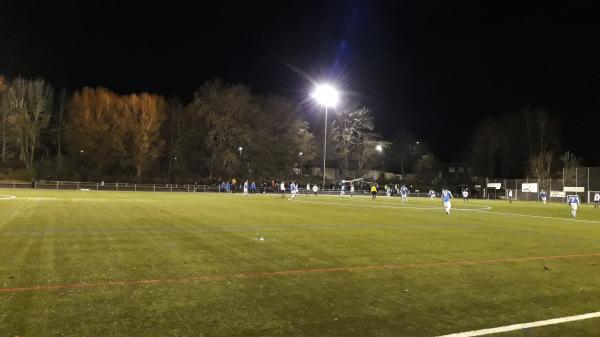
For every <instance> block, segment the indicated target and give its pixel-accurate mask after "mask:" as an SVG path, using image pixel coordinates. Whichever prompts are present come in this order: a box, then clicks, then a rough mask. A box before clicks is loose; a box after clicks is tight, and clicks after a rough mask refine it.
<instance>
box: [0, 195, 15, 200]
mask: <svg viewBox="0 0 600 337" xmlns="http://www.w3.org/2000/svg"><path fill="white" fill-rule="evenodd" d="M16 198H17V197H16V196H14V195H0V200H11V199H16Z"/></svg>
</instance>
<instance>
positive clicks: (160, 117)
mask: <svg viewBox="0 0 600 337" xmlns="http://www.w3.org/2000/svg"><path fill="white" fill-rule="evenodd" d="M121 104H122V109H123V112H122V113H121V114H119V115H120V116H121V117H122V122H123V123H122V127H123V128H124V129H125V130H124V132H125V134H126V139H127V140H128V142H127V150H128V151H127V153H128V154H129V155H130V156H131V159H132V160H133V163H134V165H135V170H136V177H138V178H139V177H141V176H142V173H143V172H144V170H145V169H146V168H147V167H148V165H149V164H150V163H151V162H153V161H155V160H156V158H158V156H159V154H160V151H161V149H162V146H163V144H164V142H163V140H162V139H160V127H161V124H162V122H163V121H164V119H165V111H166V102H165V99H164V98H163V97H161V96H158V95H151V94H148V93H142V94H139V95H136V94H133V95H129V96H125V97H123V98H122V103H121Z"/></svg>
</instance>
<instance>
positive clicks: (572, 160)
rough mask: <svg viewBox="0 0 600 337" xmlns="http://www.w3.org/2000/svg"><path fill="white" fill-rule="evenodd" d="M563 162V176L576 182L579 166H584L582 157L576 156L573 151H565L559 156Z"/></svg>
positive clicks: (566, 179) (569, 180)
mask: <svg viewBox="0 0 600 337" xmlns="http://www.w3.org/2000/svg"><path fill="white" fill-rule="evenodd" d="M559 160H560V161H561V162H562V164H563V177H564V179H565V181H567V182H569V183H571V182H575V180H576V178H577V170H576V169H577V167H580V166H582V160H581V158H579V157H577V156H575V154H574V153H573V152H570V151H565V152H564V153H563V154H562V155H561V156H560V158H559Z"/></svg>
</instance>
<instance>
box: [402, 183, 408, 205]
mask: <svg viewBox="0 0 600 337" xmlns="http://www.w3.org/2000/svg"><path fill="white" fill-rule="evenodd" d="M400 197H401V198H402V202H403V203H405V202H407V201H408V188H407V187H406V186H405V185H402V187H400Z"/></svg>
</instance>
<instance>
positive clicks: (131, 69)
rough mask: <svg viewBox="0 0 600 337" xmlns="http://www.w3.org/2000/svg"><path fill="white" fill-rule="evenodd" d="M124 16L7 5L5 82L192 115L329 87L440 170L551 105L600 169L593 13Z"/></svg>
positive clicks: (261, 11) (470, 6)
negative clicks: (505, 117) (86, 91)
mask: <svg viewBox="0 0 600 337" xmlns="http://www.w3.org/2000/svg"><path fill="white" fill-rule="evenodd" d="M124 2H125V1H91V0H80V1H62V2H61V1H43V2H42V1H39V2H36V1H26V0H20V1H12V0H11V1H8V0H0V72H1V73H4V74H5V75H7V76H9V77H12V76H16V75H23V76H27V77H43V78H45V79H47V80H49V81H50V82H51V83H52V84H53V85H54V86H56V87H66V88H67V89H70V90H73V89H77V88H80V87H82V86H86V85H87V86H106V87H108V88H110V89H113V90H115V91H117V92H120V93H128V92H134V91H150V92H156V93H160V94H163V95H165V96H178V97H180V98H182V99H183V100H184V101H188V100H189V99H190V98H191V94H192V92H193V91H194V90H195V89H196V88H197V87H198V86H199V85H200V84H201V83H203V82H204V81H206V80H211V79H214V78H217V77H218V78H221V79H223V80H224V81H227V82H234V83H243V84H246V85H248V86H250V87H251V88H252V89H253V90H254V91H255V92H257V93H274V94H282V95H286V96H288V97H290V98H292V99H294V100H296V101H298V102H305V101H306V98H307V95H308V92H309V90H310V88H311V86H312V85H311V83H310V81H309V78H310V79H313V80H324V79H325V80H330V81H331V82H333V83H336V84H337V85H338V86H340V87H341V88H342V89H343V90H344V91H345V97H344V100H346V101H349V100H358V101H360V102H363V103H364V104H366V105H367V106H369V107H371V108H372V109H373V111H374V113H375V116H376V124H377V126H378V129H379V130H380V131H381V132H382V133H383V134H384V135H385V136H386V137H390V138H392V137H393V136H394V134H395V133H397V132H399V131H402V130H407V131H409V132H412V133H413V134H415V136H417V137H418V138H419V139H421V140H422V141H423V142H425V143H426V144H427V145H428V146H429V147H430V148H432V149H433V150H434V151H435V152H436V153H437V154H438V155H439V156H440V157H441V158H442V159H444V160H459V159H461V155H462V154H463V152H464V149H465V146H466V144H468V142H469V138H470V136H471V134H472V131H473V127H474V126H475V125H477V123H478V122H479V121H480V120H481V119H482V118H484V117H486V116H487V115H489V114H494V115H500V114H502V113H506V112H507V111H514V110H517V109H519V108H520V107H522V106H524V105H543V106H545V107H546V108H547V109H548V110H549V111H550V112H552V113H554V114H557V115H559V116H560V118H561V121H562V125H561V127H562V132H563V144H564V148H565V149H569V150H572V151H574V152H575V153H576V154H578V155H580V156H583V157H584V159H585V163H586V164H592V165H600V156H598V155H597V154H596V152H595V148H596V146H597V143H598V140H596V139H597V137H598V136H599V135H600V132H597V131H596V130H598V129H600V127H598V121H599V118H598V117H597V116H599V115H600V10H599V6H598V5H596V4H594V1H591V0H590V1H527V0H520V1H400V0H398V1H375V0H373V1H367V0H365V1H268V2H267V1H264V2H263V1H239V2H237V1H211V2H208V1H207V2H202V1H196V2H194V5H190V4H188V3H184V2H181V3H178V2H176V1H163V4H161V5H152V4H149V3H148V2H132V3H128V4H126V5H125V4H123V3H124ZM221 2H223V3H224V4H220V3H221ZM306 113H307V114H310V115H315V114H317V113H318V112H317V111H315V109H313V108H309V106H308V105H307V111H306ZM311 118H316V116H307V119H311Z"/></svg>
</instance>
